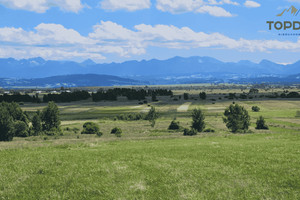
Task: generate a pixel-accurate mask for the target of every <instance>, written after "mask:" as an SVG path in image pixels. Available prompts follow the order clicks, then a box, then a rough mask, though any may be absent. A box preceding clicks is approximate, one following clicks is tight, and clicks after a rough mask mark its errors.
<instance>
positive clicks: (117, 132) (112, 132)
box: [110, 127, 122, 137]
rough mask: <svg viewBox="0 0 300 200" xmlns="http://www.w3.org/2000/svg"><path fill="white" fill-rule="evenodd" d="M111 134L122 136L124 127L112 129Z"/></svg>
mask: <svg viewBox="0 0 300 200" xmlns="http://www.w3.org/2000/svg"><path fill="white" fill-rule="evenodd" d="M110 133H111V134H115V135H116V136H117V137H121V136H122V129H120V128H118V127H115V128H113V129H112V130H111V132H110Z"/></svg>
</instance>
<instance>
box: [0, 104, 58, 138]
mask: <svg viewBox="0 0 300 200" xmlns="http://www.w3.org/2000/svg"><path fill="white" fill-rule="evenodd" d="M59 132H60V119H59V110H58V107H57V105H56V104H55V103H54V102H49V103H48V106H47V107H45V108H44V109H43V110H42V111H37V112H36V113H35V114H34V116H33V117H32V118H30V117H29V116H28V114H27V113H26V112H23V111H22V109H21V108H20V106H19V104H17V103H15V102H13V103H7V102H2V103H1V104H0V141H11V140H12V139H13V137H28V136H37V135H41V134H47V135H54V134H57V133H59Z"/></svg>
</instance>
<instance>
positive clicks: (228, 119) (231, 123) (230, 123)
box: [223, 104, 250, 133]
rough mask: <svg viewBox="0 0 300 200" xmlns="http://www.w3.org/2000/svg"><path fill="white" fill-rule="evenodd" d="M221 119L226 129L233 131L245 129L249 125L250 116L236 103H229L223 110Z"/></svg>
mask: <svg viewBox="0 0 300 200" xmlns="http://www.w3.org/2000/svg"><path fill="white" fill-rule="evenodd" d="M224 116H225V117H224V118H223V121H224V123H226V126H227V128H228V129H230V130H231V131H232V132H233V133H236V132H238V131H246V130H248V128H249V125H250V116H249V114H248V111H247V110H246V109H245V108H244V107H243V106H239V105H238V104H234V105H233V104H231V105H230V106H229V107H228V108H226V110H225V112H224Z"/></svg>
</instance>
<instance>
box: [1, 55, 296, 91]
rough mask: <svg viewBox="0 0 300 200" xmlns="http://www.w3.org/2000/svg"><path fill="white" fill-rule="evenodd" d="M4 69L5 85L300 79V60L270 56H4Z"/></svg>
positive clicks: (255, 81)
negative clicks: (256, 59) (109, 59)
mask: <svg viewBox="0 0 300 200" xmlns="http://www.w3.org/2000/svg"><path fill="white" fill-rule="evenodd" d="M0 68H1V74H0V77H2V79H0V86H1V87H13V86H26V87H59V86H68V87H80V86H112V85H137V84H141V85H146V84H149V85H155V84H183V83H260V82H266V83H284V84H286V83H288V84H289V83H299V82H300V79H299V76H300V75H299V74H300V61H298V62H296V63H294V64H289V65H282V64H277V63H274V62H271V61H269V60H262V61H261V62H260V63H253V62H251V61H248V60H241V61H239V62H222V61H219V60H217V59H215V58H211V57H199V56H193V57H189V58H183V57H174V58H170V59H167V60H157V59H152V60H148V61H146V60H142V61H126V62H123V63H110V64H96V63H95V62H94V61H92V60H90V59H89V60H86V61H84V62H81V63H77V62H73V61H51V60H49V61H46V60H44V59H42V58H31V59H22V60H15V59H13V58H8V59H0ZM103 74H106V75H103ZM295 74H296V75H295ZM121 77H122V78H121Z"/></svg>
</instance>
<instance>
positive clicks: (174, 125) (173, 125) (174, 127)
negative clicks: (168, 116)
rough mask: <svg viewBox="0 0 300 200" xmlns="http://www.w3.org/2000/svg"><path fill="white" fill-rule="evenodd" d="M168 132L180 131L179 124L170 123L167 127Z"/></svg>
mask: <svg viewBox="0 0 300 200" xmlns="http://www.w3.org/2000/svg"><path fill="white" fill-rule="evenodd" d="M168 129H169V130H178V129H180V125H179V122H176V121H175V120H173V121H172V122H171V124H170V125H169V128H168Z"/></svg>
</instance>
